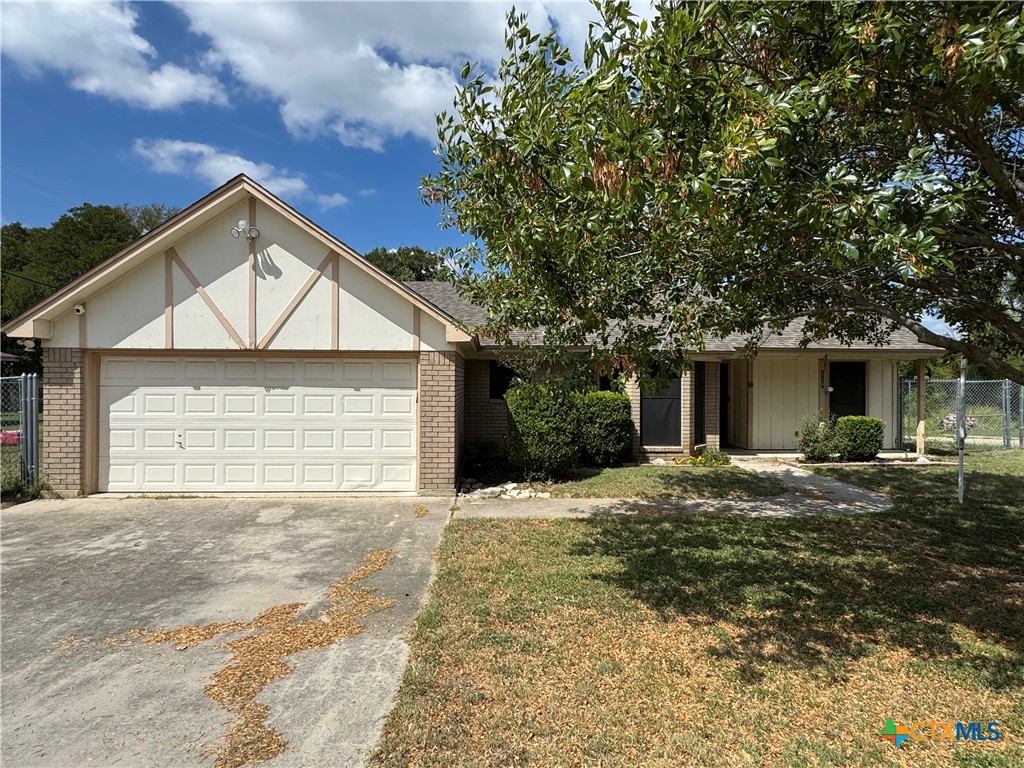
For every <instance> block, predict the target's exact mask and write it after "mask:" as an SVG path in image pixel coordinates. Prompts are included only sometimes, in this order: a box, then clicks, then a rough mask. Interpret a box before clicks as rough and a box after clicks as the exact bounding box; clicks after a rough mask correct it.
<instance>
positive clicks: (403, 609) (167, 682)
mask: <svg viewBox="0 0 1024 768" xmlns="http://www.w3.org/2000/svg"><path fill="white" fill-rule="evenodd" d="M449 503H450V500H447V499H420V498H411V497H403V498H388V499H382V498H363V499H338V498H331V499H317V500H311V499H305V498H303V499H299V498H261V499H233V500H225V499H165V500H159V499H102V498H91V499H79V500H73V501H38V502H33V503H30V504H24V505H21V506H18V507H13V508H11V509H7V510H5V511H4V512H3V513H0V562H2V584H0V588H2V594H0V622H2V638H0V641H2V645H0V671H2V702H0V715H2V752H0V762H2V764H3V765H11V766H14V765H17V766H72V765H74V766H88V765H96V766H212V765H213V763H214V761H215V758H216V752H217V750H218V749H221V748H224V747H225V745H227V744H229V743H233V744H235V745H236V746H238V747H239V748H238V749H237V750H236V755H237V754H241V755H243V757H244V754H245V749H246V748H252V749H253V750H254V751H253V752H252V754H253V755H257V754H266V753H265V752H262V753H261V752H260V751H259V750H260V749H261V748H263V747H261V746H260V745H261V744H262V742H260V740H259V739H258V738H257V739H255V740H254V739H253V737H252V735H253V733H254V731H253V728H254V727H256V726H258V728H257V730H259V728H263V729H264V730H263V731H262V733H263V735H266V734H267V733H268V732H269V733H273V732H277V733H279V734H280V737H279V738H283V740H284V741H286V742H287V746H286V748H285V749H284V751H282V752H280V753H279V754H278V755H277V756H276V757H273V758H272V759H271V760H270V762H267V763H265V765H268V766H272V767H273V768H284V766H311V765H331V766H349V765H361V764H362V763H363V761H364V758H365V757H366V755H367V754H368V752H369V751H370V750H371V749H372V747H373V744H374V742H375V741H376V739H377V736H378V734H379V731H380V727H381V725H382V724H383V718H384V717H385V715H386V714H387V712H388V710H389V709H390V707H391V703H392V700H393V697H394V694H395V692H396V690H397V687H398V683H399V679H400V676H401V673H402V670H403V668H404V666H405V662H406V658H407V647H406V645H405V642H404V640H403V633H404V632H405V630H406V629H407V628H408V627H409V626H410V623H411V621H412V619H413V617H414V616H415V615H416V612H417V610H418V608H419V606H420V604H421V601H422V600H423V599H424V596H425V593H426V589H427V585H428V582H429V580H430V576H431V572H432V566H433V559H432V555H433V552H434V549H435V548H436V546H437V543H438V541H439V539H440V535H441V531H442V529H443V528H444V525H445V522H446V521H447V519H448V505H449ZM417 507H421V508H420V509H419V510H418V512H417ZM424 512H425V514H424ZM389 550H397V551H395V552H389ZM372 553H379V554H378V555H375V556H373V555H372ZM368 555H371V556H372V557H371V560H370V561H367V560H364V558H365V557H366V556H368ZM373 557H376V560H373V559H372V558H373ZM361 563H362V564H364V567H363V568H362V569H361V570H360V571H358V572H356V573H353V571H354V570H355V569H357V568H358V567H359V566H360V564H361ZM332 585H340V586H337V587H336V588H335V590H334V591H333V592H330V589H331V586H332ZM369 589H374V590H376V591H375V592H373V593H372V594H371V593H370V592H368V591H365V590H369ZM375 598H379V599H382V600H390V601H393V602H391V603H390V604H389V605H386V606H384V605H383V604H378V603H376V602H374V599H375ZM295 603H298V604H301V605H299V606H291V607H289V606H287V605H286V604H295ZM275 607H279V608H278V609H277V610H276V612H275V611H271V613H269V614H265V612H267V611H268V610H269V609H274V608H275ZM282 611H283V613H282ZM332 611H333V612H332ZM261 614H265V615H264V616H263V617H262V618H261V619H260V620H259V621H257V622H255V623H254V622H253V620H254V619H256V618H257V617H258V616H260V615H261ZM217 622H221V623H226V622H240V623H241V624H229V625H228V626H227V627H220V628H213V630H210V631H217V630H221V631H219V632H217V633H216V634H213V635H210V636H209V637H206V635H203V634H202V632H203V630H201V629H200V630H198V632H199V634H196V632H197V630H196V628H197V627H198V628H201V627H203V626H204V625H210V624H211V623H217ZM321 623H322V624H321ZM143 627H145V628H146V629H142V628H143ZM181 627H185V628H187V629H186V630H185V631H184V632H181V633H179V634H177V635H175V636H173V637H172V638H171V639H170V640H168V641H166V642H154V641H158V640H159V639H160V636H156V635H154V632H155V631H156V630H172V629H176V628H181ZM361 627H364V628H365V629H362V630H361V629H360V628H361ZM325 628H326V629H325ZM320 630H323V632H321V631H320ZM275 632H276V633H278V634H276V635H273V637H276V638H278V640H275V641H274V642H277V643H278V644H277V645H276V646H275V645H274V644H273V643H270V642H264V641H267V640H268V637H271V633H275ZM324 632H328V633H329V634H327V635H325V634H324ZM330 633H334V634H330ZM204 637H205V639H204ZM240 638H241V639H244V638H252V640H248V641H245V642H252V643H255V645H253V646H251V647H249V649H248V653H249V657H246V658H248V662H247V663H250V668H249V671H247V672H246V674H254V675H256V676H257V677H258V676H259V675H262V674H265V673H266V670H267V669H271V668H273V669H278V670H279V671H280V669H281V668H280V667H267V666H266V665H267V664H274V663H279V662H281V661H283V662H284V663H286V664H287V665H289V666H290V667H291V668H292V669H291V671H290V672H289V671H286V672H285V673H284V674H283V675H281V676H279V677H278V678H277V679H274V680H273V681H272V682H269V683H267V684H265V685H264V686H263V687H261V688H260V689H259V692H258V693H257V694H256V695H255V697H254V698H253V699H252V700H251V701H250V703H249V704H246V703H245V702H241V701H240V700H239V699H237V698H236V694H237V693H238V691H239V690H240V688H239V685H240V683H239V680H238V678H237V676H236V677H235V678H231V677H230V669H229V668H230V667H231V666H232V664H238V663H240V662H239V659H240V658H242V657H241V656H239V653H241V651H239V650H237V649H226V648H224V647H222V644H224V643H226V642H230V641H238V640H239V639H240ZM310 638H312V640H311V639H310ZM324 638H326V639H324ZM147 640H148V642H147ZM281 643H294V644H297V645H294V646H293V647H304V648H311V649H310V650H303V651H302V652H300V653H296V654H292V655H283V656H280V657H279V658H276V659H274V658H269V657H268V652H267V649H268V648H270V649H271V650H273V648H280V647H283V646H281ZM302 643H307V644H306V645H302ZM270 655H273V654H270ZM261 665H262V666H261ZM225 670H228V672H227V673H225ZM218 672H220V673H221V675H222V676H223V675H225V674H227V675H228V677H226V678H223V679H221V678H219V677H217V673H218ZM274 674H277V673H274ZM218 680H221V682H224V680H228V683H229V684H228V685H227V687H226V688H225V687H224V686H221V688H220V692H221V694H222V695H221V698H220V699H217V700H215V698H216V697H213V698H211V695H208V694H207V693H205V692H204V688H206V687H207V686H208V685H209V684H211V681H213V682H214V683H217V681H218ZM232 680H233V682H231V681H232ZM232 685H233V686H234V688H232V687H231V686H232ZM241 687H242V688H244V684H241ZM228 689H230V690H228ZM225 690H228V693H227V694H225V693H224V691H225ZM222 704H223V706H222ZM259 705H265V706H266V707H267V708H269V712H266V711H264V710H261V709H260V707H259ZM253 707H255V709H254V708H253ZM254 713H255V715H254ZM261 713H262V714H261ZM264 715H265V717H264ZM244 717H245V718H250V720H249V721H246V722H242V719H243V718H244ZM253 718H254V720H253ZM260 720H262V721H263V722H262V723H259V722H256V721H260ZM254 722H256V726H254V725H253V723H254ZM232 728H235V741H234V742H229V741H228V739H229V734H230V733H231V732H232ZM247 734H248V735H247ZM247 738H248V739H249V742H252V743H255V744H256V746H255V747H253V746H252V743H250V745H249V747H246V746H245V741H246V739H247ZM264 741H265V740H264ZM239 745H240V746H239ZM264 746H265V745H264ZM238 764H240V763H238Z"/></svg>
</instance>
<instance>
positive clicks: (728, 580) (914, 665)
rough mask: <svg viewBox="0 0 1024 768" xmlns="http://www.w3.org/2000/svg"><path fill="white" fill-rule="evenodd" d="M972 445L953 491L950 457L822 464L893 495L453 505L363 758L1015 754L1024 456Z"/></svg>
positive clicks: (928, 762)
mask: <svg viewBox="0 0 1024 768" xmlns="http://www.w3.org/2000/svg"><path fill="white" fill-rule="evenodd" d="M989 461H990V455H986V456H984V457H979V458H977V459H972V465H971V469H972V471H971V475H970V477H969V480H968V483H969V485H968V488H969V489H971V488H973V489H974V491H973V494H974V495H972V496H971V498H972V499H974V501H972V503H971V504H968V505H965V506H964V507H963V508H960V507H959V506H958V505H957V504H956V501H955V491H956V472H955V470H954V469H952V468H949V467H933V468H918V467H913V468H902V469H901V468H899V467H878V468H875V467H865V468H842V469H838V468H832V467H829V468H823V470H822V473H823V474H828V475H831V476H836V477H839V476H842V479H844V480H848V481H853V480H858V478H859V482H861V484H863V485H866V486H868V487H872V488H880V489H882V490H889V491H890V492H891V493H892V494H893V497H894V500H895V507H894V509H893V510H891V511H889V512H886V513H879V514H870V515H862V516H843V517H839V516H835V517H830V516H821V517H802V518H792V519H760V518H754V519H751V518H741V517H734V516H724V515H716V514H713V506H714V505H713V503H711V504H709V513H710V514H707V515H664V516H627V515H616V516H608V517H599V518H592V519H588V520H551V521H548V520H544V521H540V520H456V521H454V522H453V523H451V524H450V525H449V526H448V528H447V530H446V532H445V535H444V538H443V541H442V545H441V550H440V554H439V562H438V572H437V580H436V581H435V584H434V587H433V590H432V594H431V598H430V601H429V603H428V604H427V606H426V607H425V608H424V609H423V611H422V612H421V614H420V616H419V618H418V620H417V625H416V629H415V633H414V635H413V638H412V645H413V651H412V657H411V660H410V663H409V666H408V667H407V669H406V673H405V676H404V680H403V684H402V689H401V692H400V694H399V698H398V702H397V705H396V707H395V709H394V710H393V711H392V713H391V715H390V717H389V719H388V721H387V723H386V725H385V728H384V732H383V736H382V740H381V742H380V744H379V745H378V751H377V753H376V755H375V757H374V759H373V764H374V765H376V766H407V765H417V766H520V765H522V766H526V765H529V766H570V765H593V766H605V767H608V766H656V767H660V766H666V767H667V766H740V765H751V766H753V765H771V766H776V765H783V766H876V765H878V766H883V765H884V766H891V765H898V766H911V765H913V766H989V767H994V766H1007V767H1008V766H1017V765H1021V764H1024V741H1022V735H1024V632H1022V630H1021V627H1022V622H1021V617H1022V615H1024V503H1022V501H1021V500H1022V499H1024V461H1022V460H1020V459H1014V458H1006V457H1002V456H1001V457H997V458H995V459H994V460H992V461H993V463H987V462H989ZM886 718H893V719H894V720H895V721H896V723H897V724H902V725H910V724H911V723H912V722H915V721H922V720H923V721H938V722H955V721H965V722H967V721H983V722H985V723H988V722H990V721H998V722H999V723H1000V724H1001V730H1002V733H1003V739H1002V740H1000V741H998V742H990V743H958V744H954V743H951V742H945V743H938V742H937V743H931V742H910V741H908V742H907V743H905V744H904V745H903V746H902V747H901V748H900V749H896V748H895V747H894V746H892V745H891V744H889V743H886V742H883V741H882V740H881V739H880V738H879V736H878V735H877V732H878V731H879V730H881V729H882V728H883V727H884V724H885V720H886Z"/></svg>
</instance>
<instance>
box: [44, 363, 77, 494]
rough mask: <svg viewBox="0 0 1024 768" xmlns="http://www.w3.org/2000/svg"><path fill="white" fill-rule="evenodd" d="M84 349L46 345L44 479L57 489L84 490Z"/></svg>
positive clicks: (75, 491) (65, 490)
mask: <svg viewBox="0 0 1024 768" xmlns="http://www.w3.org/2000/svg"><path fill="white" fill-rule="evenodd" d="M83 358H84V353H83V351H82V350H81V349H75V348H71V347H44V348H43V435H42V437H43V442H42V447H41V454H42V456H41V459H40V463H41V464H42V472H43V478H44V479H45V480H46V481H47V482H48V483H49V484H50V486H51V487H52V488H53V489H54V490H55V491H64V492H68V491H73V492H74V493H81V492H82V488H83V480H84V474H85V473H84V465H85V451H84V442H85V402H84V388H83V383H84V382H83V377H82V373H83Z"/></svg>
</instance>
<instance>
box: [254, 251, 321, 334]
mask: <svg viewBox="0 0 1024 768" xmlns="http://www.w3.org/2000/svg"><path fill="white" fill-rule="evenodd" d="M334 256H335V254H334V251H330V252H328V254H327V255H326V256H324V260H323V261H321V262H320V266H318V267H317V268H316V270H314V272H313V274H311V275H310V276H309V277H308V278H307V279H306V282H304V283H303V284H302V287H301V288H299V292H298V293H296V294H295V296H293V297H292V300H291V301H289V302H288V306H287V307H285V308H284V311H283V312H282V313H281V316H280V317H278V318H277V320H275V321H274V324H273V325H272V326H270V330H268V331H267V332H266V334H265V335H264V336H263V338H262V339H260V343H259V344H257V345H256V349H266V347H267V344H269V343H270V341H271V339H273V338H274V337H275V336H276V335H277V332H278V331H280V330H281V326H282V325H284V324H285V323H286V322H288V318H290V317H291V316H292V313H294V312H295V308H296V307H298V306H299V303H300V302H301V301H302V300H303V299H304V298H306V295H307V294H308V293H309V292H310V291H311V290H312V289H313V285H314V284H316V281H317V280H319V279H320V278H321V277H323V274H324V271H325V270H326V269H327V265H328V264H330V263H331V260H332V259H333V258H334Z"/></svg>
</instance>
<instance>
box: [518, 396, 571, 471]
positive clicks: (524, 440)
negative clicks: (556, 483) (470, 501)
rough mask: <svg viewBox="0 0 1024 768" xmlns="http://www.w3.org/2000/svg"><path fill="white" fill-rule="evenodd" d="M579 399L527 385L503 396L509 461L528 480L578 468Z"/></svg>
mask: <svg viewBox="0 0 1024 768" xmlns="http://www.w3.org/2000/svg"><path fill="white" fill-rule="evenodd" d="M579 399H580V395H578V394H573V393H570V392H567V391H564V390H561V389H556V388H551V387H548V386H547V385H545V384H530V383H526V382H523V383H520V384H516V385H515V386H514V387H512V389H510V390H509V391H508V392H506V393H505V404H506V405H507V406H508V458H509V461H510V462H512V464H513V465H514V466H516V467H519V468H520V469H521V470H522V471H523V474H524V475H526V477H527V479H530V480H537V479H545V478H549V477H553V476H556V475H561V474H564V473H566V472H568V471H569V470H570V469H573V468H574V467H577V466H579V464H580V460H581V459H582V457H583V451H582V444H581V442H582V441H581V440H580V410H581V409H580V408H579V406H578V402H579Z"/></svg>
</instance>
